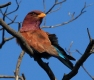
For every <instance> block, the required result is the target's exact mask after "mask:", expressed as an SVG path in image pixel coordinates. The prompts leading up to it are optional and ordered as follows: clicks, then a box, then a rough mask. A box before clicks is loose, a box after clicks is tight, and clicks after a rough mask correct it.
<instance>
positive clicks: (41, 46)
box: [18, 10, 75, 70]
mask: <svg viewBox="0 0 94 80" xmlns="http://www.w3.org/2000/svg"><path fill="white" fill-rule="evenodd" d="M45 16H46V14H45V13H43V12H42V11H38V10H34V11H31V12H29V13H28V14H27V15H26V17H25V19H24V21H23V23H22V27H21V29H20V33H21V35H22V36H23V37H24V39H25V40H26V42H27V43H28V45H29V46H30V47H31V48H32V49H33V52H34V56H37V58H46V59H48V58H49V57H52V56H53V57H56V58H58V59H59V60H60V61H61V62H62V63H63V64H65V65H66V66H67V67H68V68H69V69H71V70H72V69H73V64H72V62H70V61H69V60H75V59H74V58H73V57H72V56H69V55H67V54H66V52H65V51H64V49H63V48H61V47H60V46H59V44H58V40H57V37H56V35H55V34H49V33H47V32H45V31H43V30H42V29H41V28H40V24H41V22H42V19H43V18H44V17H45ZM18 43H19V41H18ZM19 44H20V43H19ZM22 48H23V47H22ZM23 49H24V48H23ZM24 50H25V49H24ZM25 51H26V50H25ZM26 52H27V51H26ZM27 53H28V52H27ZM28 54H29V55H30V53H28ZM30 56H31V55H30Z"/></svg>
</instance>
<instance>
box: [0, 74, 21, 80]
mask: <svg viewBox="0 0 94 80" xmlns="http://www.w3.org/2000/svg"><path fill="white" fill-rule="evenodd" d="M0 78H15V76H9V75H0ZM19 79H21V80H22V77H21V76H19Z"/></svg>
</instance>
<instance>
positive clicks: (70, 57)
mask: <svg viewBox="0 0 94 80" xmlns="http://www.w3.org/2000/svg"><path fill="white" fill-rule="evenodd" d="M67 57H68V59H70V60H74V61H75V60H76V59H75V58H74V57H72V56H70V55H67Z"/></svg>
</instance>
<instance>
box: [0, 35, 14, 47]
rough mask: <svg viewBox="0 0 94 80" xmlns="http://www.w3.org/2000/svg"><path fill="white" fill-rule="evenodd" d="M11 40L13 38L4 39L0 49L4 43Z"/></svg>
mask: <svg viewBox="0 0 94 80" xmlns="http://www.w3.org/2000/svg"><path fill="white" fill-rule="evenodd" d="M13 38H14V37H13V36H12V37H10V38H4V39H3V41H2V42H1V43H0V48H2V46H3V45H4V44H5V42H7V41H9V40H11V39H13Z"/></svg>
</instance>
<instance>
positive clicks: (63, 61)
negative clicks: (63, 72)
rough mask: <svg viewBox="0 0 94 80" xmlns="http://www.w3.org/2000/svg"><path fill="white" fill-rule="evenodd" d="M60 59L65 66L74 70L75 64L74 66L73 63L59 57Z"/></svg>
mask: <svg viewBox="0 0 94 80" xmlns="http://www.w3.org/2000/svg"><path fill="white" fill-rule="evenodd" d="M58 59H59V60H60V61H61V62H62V63H63V64H64V65H66V66H67V67H68V68H69V69H71V70H72V69H73V64H72V62H70V61H69V60H67V59H63V58H61V57H58Z"/></svg>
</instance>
